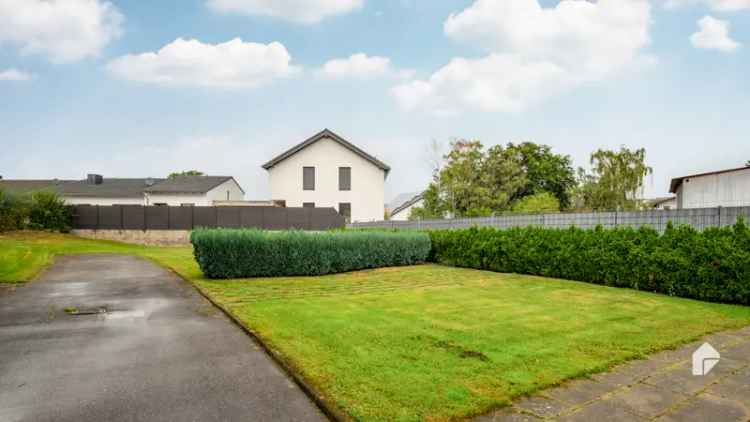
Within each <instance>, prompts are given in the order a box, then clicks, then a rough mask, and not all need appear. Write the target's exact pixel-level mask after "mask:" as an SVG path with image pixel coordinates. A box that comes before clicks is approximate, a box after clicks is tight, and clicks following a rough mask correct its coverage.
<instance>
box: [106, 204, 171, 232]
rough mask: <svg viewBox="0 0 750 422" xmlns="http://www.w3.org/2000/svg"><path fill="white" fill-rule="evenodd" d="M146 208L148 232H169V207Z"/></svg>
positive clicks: (155, 206)
mask: <svg viewBox="0 0 750 422" xmlns="http://www.w3.org/2000/svg"><path fill="white" fill-rule="evenodd" d="M99 208H104V207H99ZM144 208H145V211H146V230H169V207H164V206H159V205H154V206H147V207H144Z"/></svg>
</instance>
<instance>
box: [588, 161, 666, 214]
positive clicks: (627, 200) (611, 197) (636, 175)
mask: <svg viewBox="0 0 750 422" xmlns="http://www.w3.org/2000/svg"><path fill="white" fill-rule="evenodd" d="M591 166H592V170H591V173H587V172H586V171H585V170H583V169H579V170H578V179H579V180H578V188H577V189H576V195H578V198H576V204H577V205H578V206H579V207H580V208H586V209H591V210H596V211H606V210H634V209H637V208H638V207H639V198H638V193H639V191H640V190H641V188H642V187H643V182H644V179H645V177H646V176H648V175H649V174H651V173H652V172H653V170H652V169H651V167H649V166H647V165H646V150H645V149H643V148H641V149H637V150H635V151H631V150H630V149H628V148H625V147H624V146H623V147H621V148H620V150H619V151H611V150H602V149H600V150H598V151H596V152H594V153H593V154H591Z"/></svg>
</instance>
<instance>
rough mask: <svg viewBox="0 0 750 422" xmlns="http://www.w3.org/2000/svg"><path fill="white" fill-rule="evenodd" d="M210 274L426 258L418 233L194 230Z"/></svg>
mask: <svg viewBox="0 0 750 422" xmlns="http://www.w3.org/2000/svg"><path fill="white" fill-rule="evenodd" d="M190 241H191V242H192V244H193V248H194V249H193V250H194V254H195V259H196V261H198V265H199V266H200V268H201V270H202V271H203V274H205V275H206V277H208V278H240V277H271V276H292V275H321V274H330V273H340V272H345V271H352V270H359V269H365V268H378V267H387V266H396V265H411V264H417V263H421V262H424V261H425V259H426V258H427V255H428V254H429V252H430V237H429V235H427V234H426V233H420V232H384V231H381V232H375V231H332V232H304V231H294V230H293V231H279V232H272V231H263V230H230V229H198V230H194V231H193V232H192V234H191V236H190Z"/></svg>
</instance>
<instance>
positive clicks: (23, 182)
mask: <svg viewBox="0 0 750 422" xmlns="http://www.w3.org/2000/svg"><path fill="white" fill-rule="evenodd" d="M75 182H76V180H57V179H15V180H13V179H11V180H8V179H0V189H5V190H8V191H11V192H16V193H26V192H34V191H39V190H55V191H57V190H58V189H57V188H58V186H59V185H61V184H63V183H75Z"/></svg>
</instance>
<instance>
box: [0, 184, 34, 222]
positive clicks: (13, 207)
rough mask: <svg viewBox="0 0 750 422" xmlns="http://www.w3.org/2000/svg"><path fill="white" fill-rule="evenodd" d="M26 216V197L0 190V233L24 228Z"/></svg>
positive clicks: (27, 202) (27, 211) (27, 209)
mask: <svg viewBox="0 0 750 422" xmlns="http://www.w3.org/2000/svg"><path fill="white" fill-rule="evenodd" d="M28 216H29V201H28V197H27V196H24V195H19V194H16V193H14V192H9V191H6V190H3V189H0V232H3V231H10V230H19V229H22V228H24V226H25V225H26V222H27V220H28Z"/></svg>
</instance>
